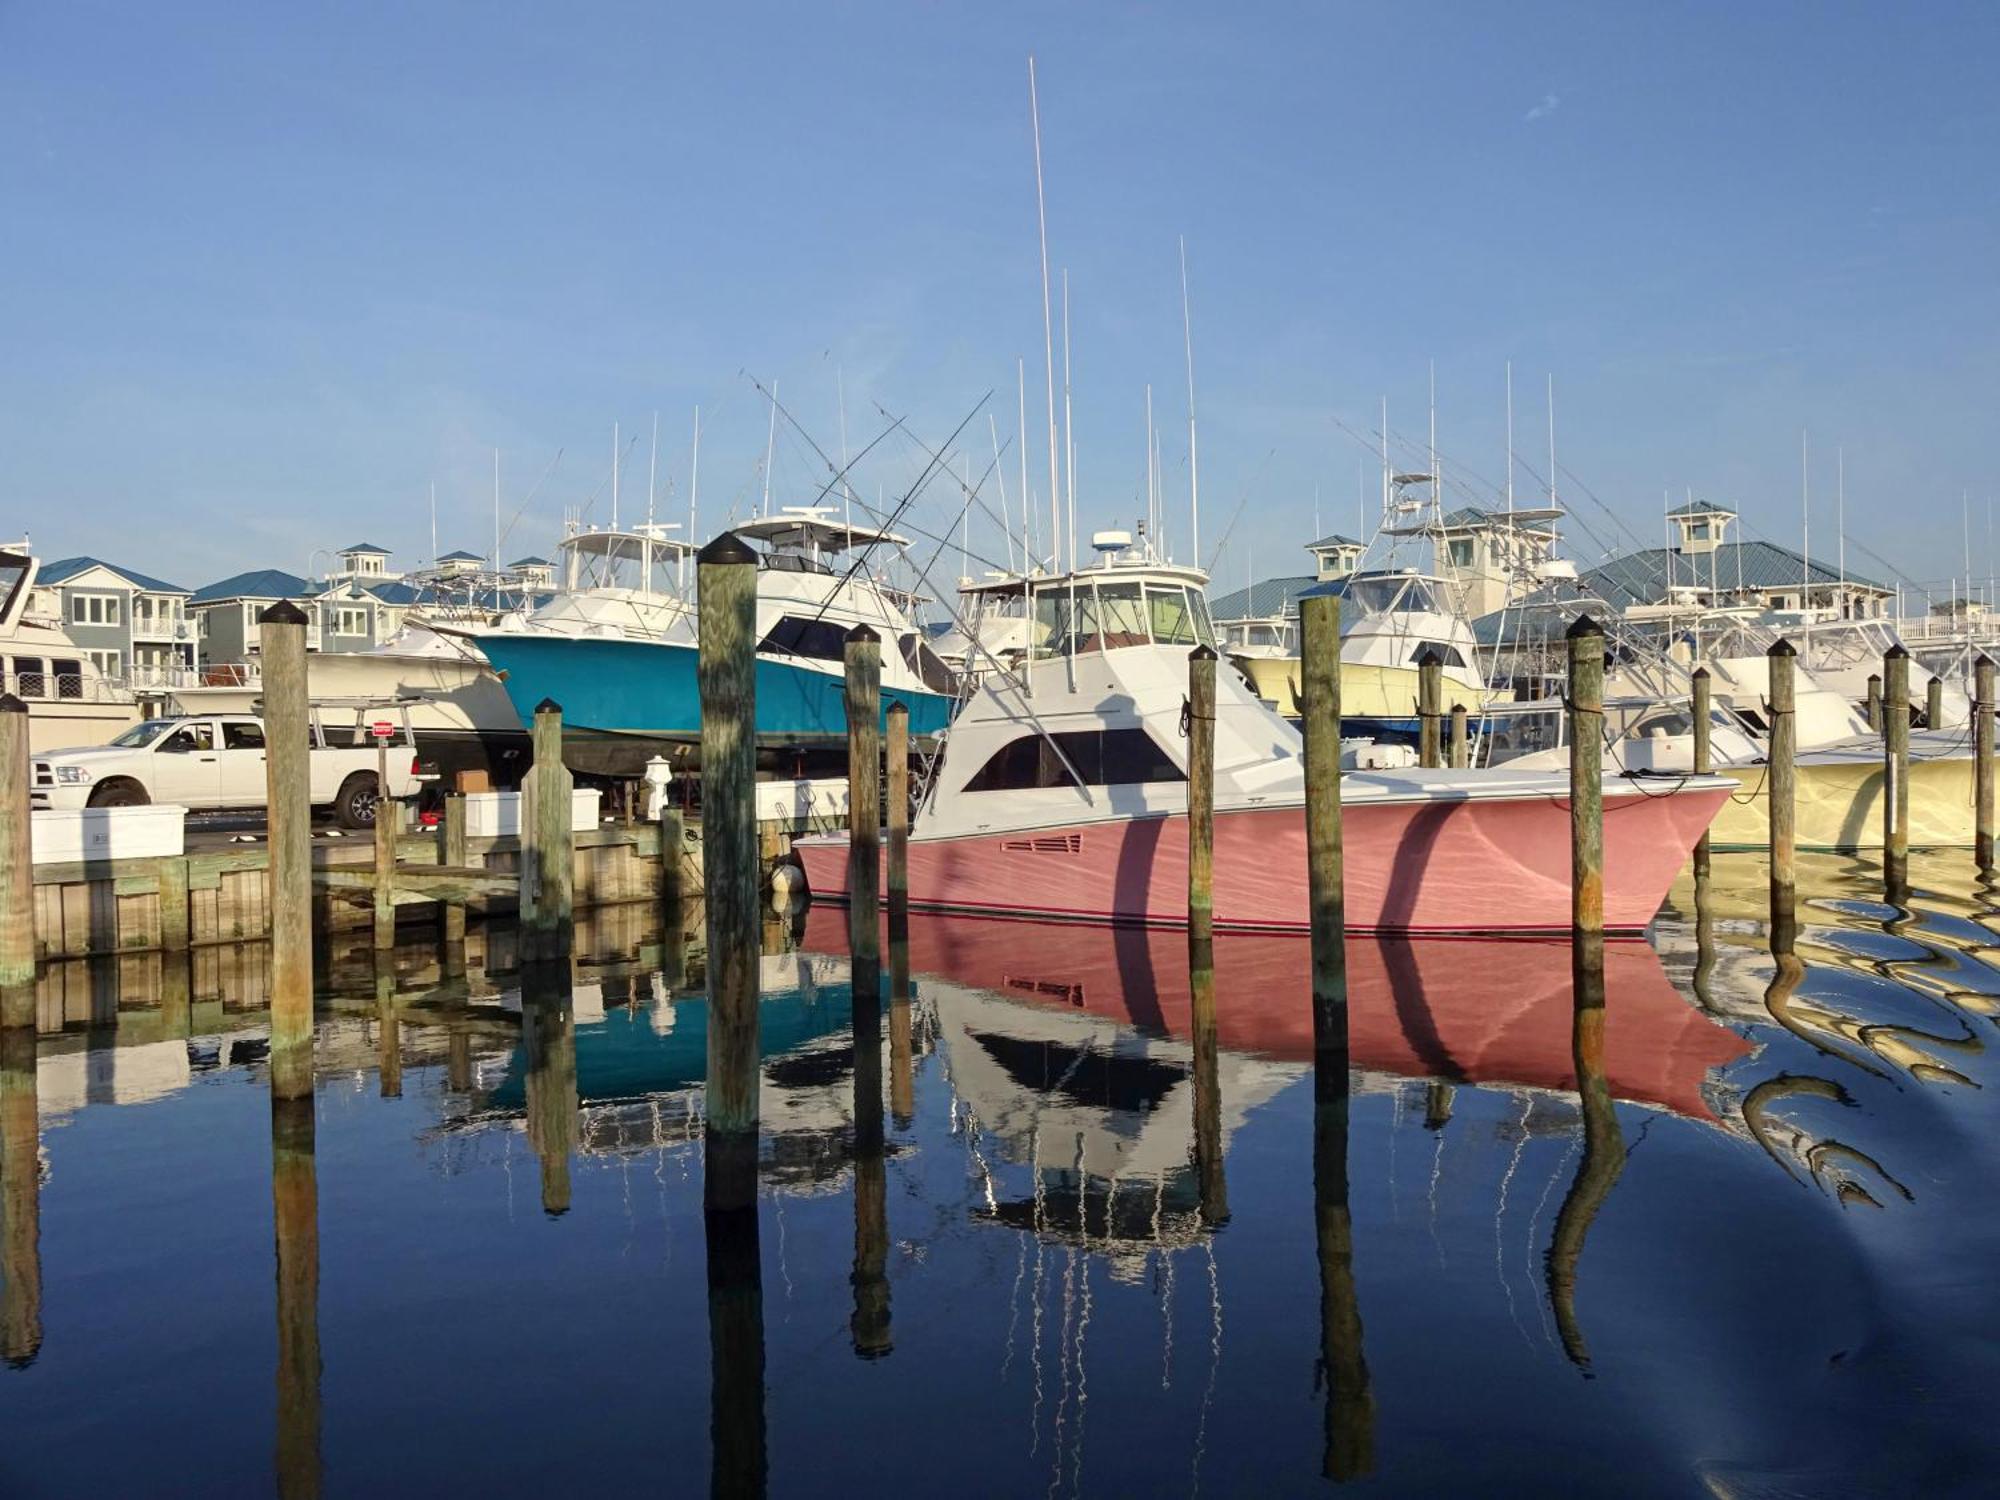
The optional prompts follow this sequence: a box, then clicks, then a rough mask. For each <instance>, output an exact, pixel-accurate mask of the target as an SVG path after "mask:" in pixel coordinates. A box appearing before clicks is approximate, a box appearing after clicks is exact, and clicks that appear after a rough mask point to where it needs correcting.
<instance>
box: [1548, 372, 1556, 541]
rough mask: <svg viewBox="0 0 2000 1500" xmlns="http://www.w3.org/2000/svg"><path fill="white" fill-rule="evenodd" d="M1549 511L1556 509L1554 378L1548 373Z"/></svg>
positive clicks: (1552, 374) (1552, 373) (1553, 375)
mask: <svg viewBox="0 0 2000 1500" xmlns="http://www.w3.org/2000/svg"><path fill="white" fill-rule="evenodd" d="M1549 509H1550V510H1554V509H1556V377H1555V372H1554V371H1550V372H1549Z"/></svg>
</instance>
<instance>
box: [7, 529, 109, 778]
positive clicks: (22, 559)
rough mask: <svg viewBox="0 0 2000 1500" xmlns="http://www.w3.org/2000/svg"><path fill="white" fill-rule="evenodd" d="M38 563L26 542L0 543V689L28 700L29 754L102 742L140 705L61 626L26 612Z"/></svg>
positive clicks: (30, 599) (38, 568) (38, 569)
mask: <svg viewBox="0 0 2000 1500" xmlns="http://www.w3.org/2000/svg"><path fill="white" fill-rule="evenodd" d="M40 568H41V564H40V563H39V562H38V561H37V559H36V558H35V556H34V554H33V553H32V552H31V551H30V550H29V548H28V544H27V543H26V542H25V541H23V542H19V543H17V544H15V545H13V546H0V691H4V692H7V693H11V694H12V695H13V696H14V697H16V698H18V699H20V700H21V702H22V703H24V704H26V705H27V709H28V749H29V751H30V753H31V754H38V753H40V752H42V751H45V750H65V749H69V748H71V747H73V746H82V745H102V744H106V743H108V742H109V741H110V740H111V739H112V738H113V737H114V736H116V735H119V734H123V733H124V732H125V731H126V730H127V729H130V728H131V727H132V726H133V725H134V724H136V723H138V722H139V718H140V714H139V706H138V703H137V701H136V700H135V699H134V697H133V695H132V693H131V691H130V690H129V689H128V688H127V687H126V686H125V685H124V684H123V683H121V682H114V681H112V680H111V679H109V678H107V677H106V676H105V675H104V674H103V673H102V672H100V671H99V670H98V669H97V664H96V663H95V662H94V661H92V659H91V657H90V653H89V652H87V651H85V650H83V649H82V648H81V647H79V646H78V645H77V644H76V642H75V641H73V640H71V639H70V637H69V635H68V634H67V633H66V632H65V631H64V630H63V628H62V626H61V625H60V624H58V623H57V622H55V621H52V620H47V619H44V618H42V617H41V616H40V615H37V614H35V613H33V612H32V611H31V610H30V609H29V605H30V603H31V602H32V601H33V598H34V589H35V576H36V574H37V573H38V572H39V571H40Z"/></svg>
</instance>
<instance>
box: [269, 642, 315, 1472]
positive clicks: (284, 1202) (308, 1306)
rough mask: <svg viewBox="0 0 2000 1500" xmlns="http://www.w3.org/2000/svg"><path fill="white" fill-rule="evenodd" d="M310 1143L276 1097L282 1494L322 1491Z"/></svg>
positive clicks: (305, 1107) (303, 1114)
mask: <svg viewBox="0 0 2000 1500" xmlns="http://www.w3.org/2000/svg"><path fill="white" fill-rule="evenodd" d="M267 639H268V637H267ZM267 753H268V752H267ZM315 1145H316V1142H315V1139H314V1124H313V1101H312V1099H311V1098H310V1097H306V1098H280V1099H273V1100H272V1101H271V1206H272V1218H273V1221H274V1227H275V1230H276V1233H275V1239H276V1241H277V1259H278V1280H277V1323H278V1422H277V1445H276V1447H277V1462H276V1466H275V1467H276V1469H277V1480H278V1484H277V1490H278V1494H279V1496H280V1497H281V1500H308V1497H311V1496H316V1495H318V1494H319V1491H320V1354H319V1173H318V1169H317V1166H316V1163H315V1160H314V1151H315Z"/></svg>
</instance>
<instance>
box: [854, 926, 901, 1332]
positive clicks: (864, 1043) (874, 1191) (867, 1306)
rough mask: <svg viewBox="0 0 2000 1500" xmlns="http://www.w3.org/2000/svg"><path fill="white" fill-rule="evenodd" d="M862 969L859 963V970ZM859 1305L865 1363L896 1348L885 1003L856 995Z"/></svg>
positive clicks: (856, 1283)
mask: <svg viewBox="0 0 2000 1500" xmlns="http://www.w3.org/2000/svg"><path fill="white" fill-rule="evenodd" d="M859 967H860V961H859V960H858V959H857V961H856V968H857V969H858V968H859ZM853 1034H854V1264H853V1269H852V1270H851V1271H850V1272H849V1274H848V1284H849V1286H850V1287H852V1289H853V1292H854V1307H853V1311H852V1313H850V1315H849V1317H848V1324H847V1327H848V1334H849V1337H850V1338H851V1339H852V1340H853V1345H854V1352H855V1354H856V1355H857V1356H858V1357H860V1358H862V1359H880V1358H881V1357H882V1356H884V1355H886V1354H887V1353H888V1352H889V1350H890V1347H891V1343H892V1340H891V1337H890V1325H889V1182H888V1165H887V1158H886V1154H885V1153H886V1142H885V1138H884V1132H883V1128H882V1002H881V992H880V989H879V979H878V988H877V989H876V991H875V992H874V993H873V994H867V993H864V992H863V990H862V989H861V988H860V987H857V988H856V989H855V991H854V1032H853Z"/></svg>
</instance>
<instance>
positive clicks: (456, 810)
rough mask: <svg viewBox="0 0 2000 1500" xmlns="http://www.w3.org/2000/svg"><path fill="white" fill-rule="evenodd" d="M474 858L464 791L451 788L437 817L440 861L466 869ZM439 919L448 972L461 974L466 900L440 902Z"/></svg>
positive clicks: (445, 864) (463, 961)
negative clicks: (468, 834) (469, 836)
mask: <svg viewBox="0 0 2000 1500" xmlns="http://www.w3.org/2000/svg"><path fill="white" fill-rule="evenodd" d="M471 860H472V850H471V845H470V843H469V841H468V839H467V837H466V832H465V793H463V792H448V793H446V794H445V799H444V812H443V815H442V816H441V817H439V819H438V863H439V864H441V865H444V866H446V867H448V868H450V869H453V870H463V869H464V868H465V867H466V866H467V865H468V864H469V863H470V862H471ZM438 920H439V928H440V930H439V933H438V936H439V937H440V938H441V939H442V940H443V942H444V945H445V972H446V973H447V974H462V973H464V972H465V903H464V902H462V901H443V902H440V903H439V904H438ZM454 955H456V956H455V957H454Z"/></svg>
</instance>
